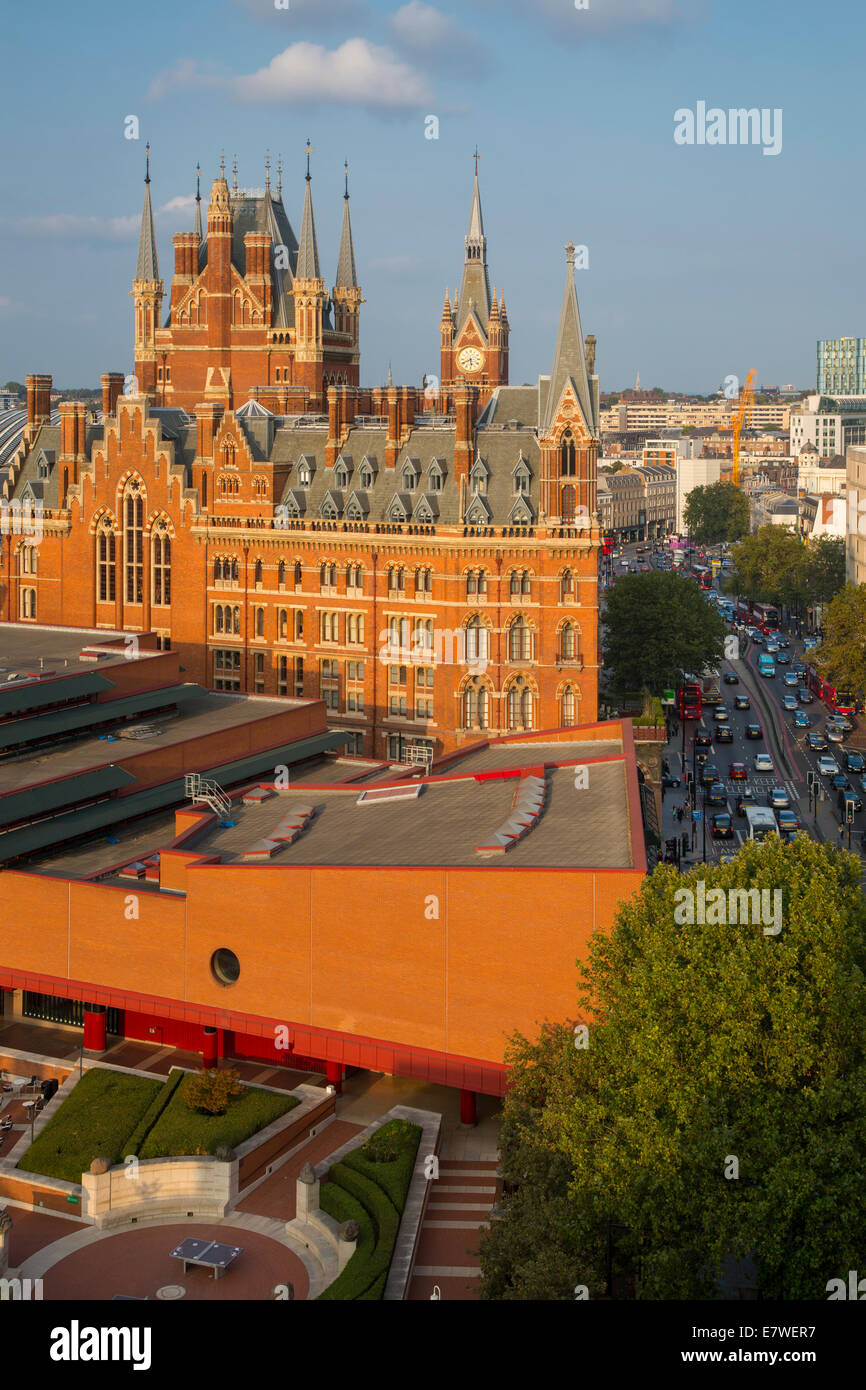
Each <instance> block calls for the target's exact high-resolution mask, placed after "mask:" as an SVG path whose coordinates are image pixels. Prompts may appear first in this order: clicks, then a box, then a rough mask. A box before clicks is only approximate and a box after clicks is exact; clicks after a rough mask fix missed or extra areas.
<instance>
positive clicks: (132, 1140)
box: [123, 1067, 186, 1158]
mask: <svg viewBox="0 0 866 1390" xmlns="http://www.w3.org/2000/svg"><path fill="white" fill-rule="evenodd" d="M185 1075H186V1073H185V1072H183V1071H182V1070H181V1068H180V1067H172V1069H171V1071H170V1072H169V1074H168V1080H167V1081H165V1082H163V1084H162V1085H161V1086H160V1088H159V1090H158V1091H157V1093H156V1095H155V1096H154V1098H153V1100H152V1101H151V1102H150V1105H149V1106H148V1107H147V1109H146V1110H145V1112H144V1114H143V1115H142V1117H141V1119H140V1120H139V1122H138V1124H137V1125H136V1127H135V1129H134V1130H133V1131H132V1134H131V1135H130V1136H129V1139H128V1140H127V1141H126V1145H125V1152H124V1155H123V1156H124V1158H126V1157H127V1156H128V1155H129V1154H137V1153H138V1152H139V1151H140V1149H141V1146H142V1144H143V1143H144V1141H145V1139H146V1138H147V1136H148V1135H149V1134H150V1131H151V1130H152V1129H153V1127H154V1125H155V1124H156V1122H157V1120H158V1119H159V1117H160V1115H161V1114H162V1112H163V1110H164V1109H165V1107H166V1106H167V1105H168V1103H169V1101H170V1100H171V1098H172V1096H173V1095H174V1093H175V1091H176V1090H177V1088H178V1086H179V1085H180V1083H181V1081H183V1078H184V1076H185Z"/></svg>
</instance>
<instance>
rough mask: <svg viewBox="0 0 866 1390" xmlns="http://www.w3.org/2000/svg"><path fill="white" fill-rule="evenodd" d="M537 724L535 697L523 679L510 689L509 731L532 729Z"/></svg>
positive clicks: (514, 683) (515, 682)
mask: <svg viewBox="0 0 866 1390" xmlns="http://www.w3.org/2000/svg"><path fill="white" fill-rule="evenodd" d="M534 723H535V696H534V693H533V691H532V688H531V687H530V686H529V685H527V684H526V682H525V681H524V679H523V677H522V676H521V677H520V679H519V680H516V681H514V682H513V684H512V685H510V686H509V688H508V727H509V729H531V728H533V727H534Z"/></svg>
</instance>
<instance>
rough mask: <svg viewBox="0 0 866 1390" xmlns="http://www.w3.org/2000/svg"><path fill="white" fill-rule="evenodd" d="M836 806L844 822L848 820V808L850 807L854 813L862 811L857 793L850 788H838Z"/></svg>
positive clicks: (861, 803) (861, 804)
mask: <svg viewBox="0 0 866 1390" xmlns="http://www.w3.org/2000/svg"><path fill="white" fill-rule="evenodd" d="M836 804H837V805H838V807H839V811H840V814H841V816H842V819H843V820H844V821H847V820H848V807H849V806H852V807H853V808H854V810H855V811H862V810H863V802H862V801H861V800H860V797H859V796H858V794H857V792H855V791H853V790H852V789H851V788H850V787H840V789H839V794H838V798H837V802H836Z"/></svg>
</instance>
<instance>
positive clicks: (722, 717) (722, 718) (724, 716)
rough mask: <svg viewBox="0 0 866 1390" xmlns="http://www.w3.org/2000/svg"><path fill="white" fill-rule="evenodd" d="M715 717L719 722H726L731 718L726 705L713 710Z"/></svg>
mask: <svg viewBox="0 0 866 1390" xmlns="http://www.w3.org/2000/svg"><path fill="white" fill-rule="evenodd" d="M713 718H714V719H715V721H716V723H717V724H724V723H726V722H727V720H728V719H729V718H730V715H729V714H728V711H727V710H726V709H725V707H724V705H722V706H720V707H717V708H716V709H714V710H713Z"/></svg>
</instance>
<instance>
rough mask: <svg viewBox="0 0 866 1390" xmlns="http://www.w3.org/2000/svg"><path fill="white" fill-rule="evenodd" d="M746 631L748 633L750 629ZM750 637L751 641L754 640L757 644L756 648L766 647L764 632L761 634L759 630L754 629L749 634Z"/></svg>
mask: <svg viewBox="0 0 866 1390" xmlns="http://www.w3.org/2000/svg"><path fill="white" fill-rule="evenodd" d="M746 630H747V631H748V629H746ZM749 636H750V637H751V639H752V641H753V642H754V644H755V646H756V647H763V645H764V634H763V633H762V632H759V631H758V629H757V628H754V629H753V630H752V631H751V632H750V633H749Z"/></svg>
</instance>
